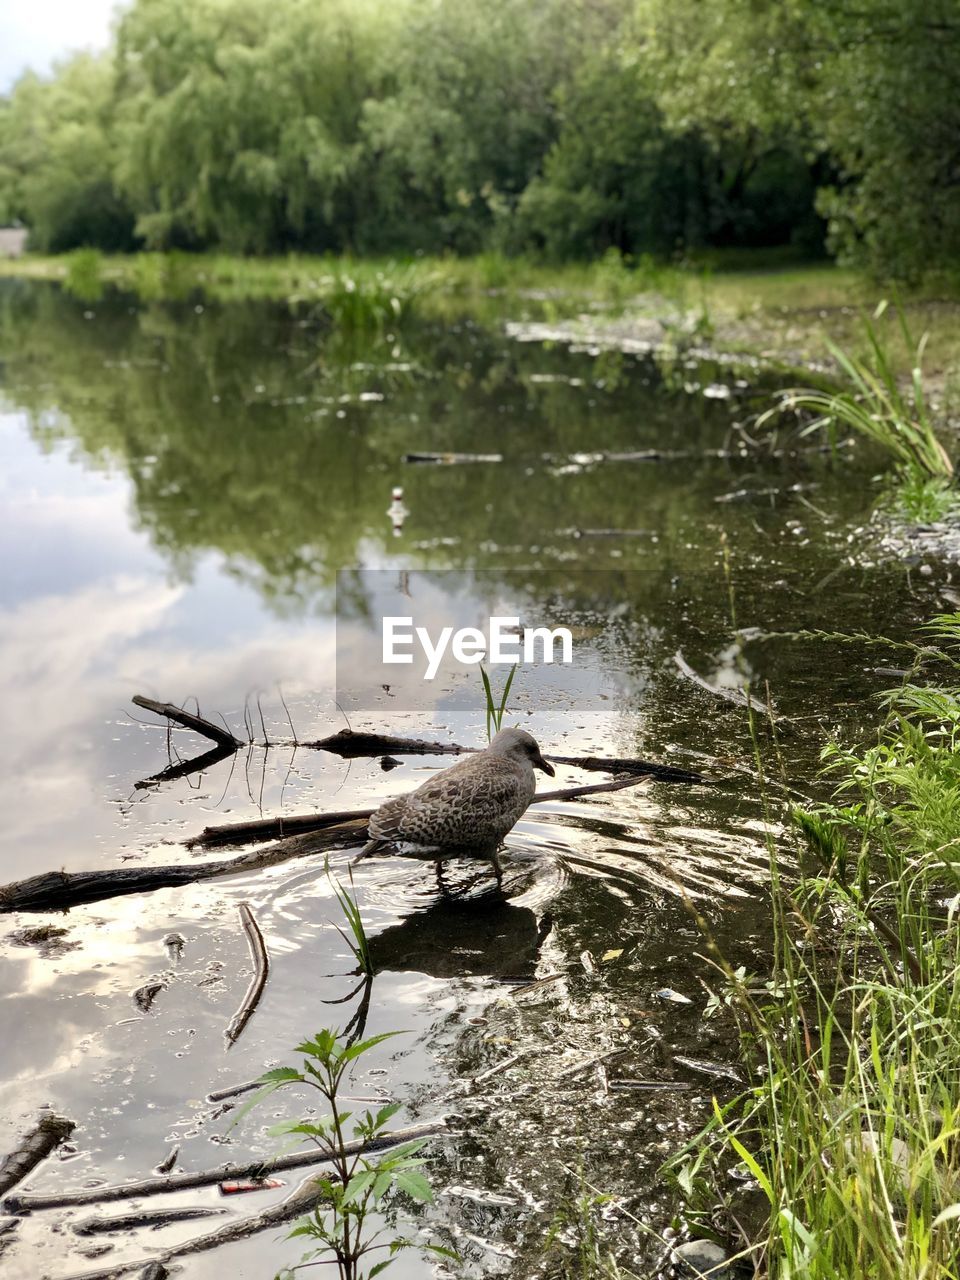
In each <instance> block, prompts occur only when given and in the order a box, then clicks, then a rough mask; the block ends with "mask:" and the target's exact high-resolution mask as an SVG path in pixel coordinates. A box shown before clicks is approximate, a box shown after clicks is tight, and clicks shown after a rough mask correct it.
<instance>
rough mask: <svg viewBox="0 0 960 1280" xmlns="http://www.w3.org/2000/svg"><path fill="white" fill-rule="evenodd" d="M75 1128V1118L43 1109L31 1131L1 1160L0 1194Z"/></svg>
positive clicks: (22, 1177)
mask: <svg viewBox="0 0 960 1280" xmlns="http://www.w3.org/2000/svg"><path fill="white" fill-rule="evenodd" d="M75 1128H76V1125H75V1124H74V1122H73V1121H72V1120H66V1119H65V1118H64V1117H63V1116H57V1115H54V1114H53V1112H52V1111H46V1112H42V1113H41V1115H40V1118H39V1119H38V1121H37V1123H36V1124H35V1125H34V1127H33V1128H32V1129H31V1130H30V1132H29V1133H28V1134H26V1135H25V1136H24V1137H23V1138H21V1140H20V1143H19V1145H18V1146H17V1147H16V1148H15V1149H14V1150H13V1151H11V1152H10V1154H9V1155H7V1156H5V1157H4V1159H3V1162H2V1163H0V1195H2V1194H3V1193H4V1192H5V1191H9V1190H10V1188H11V1187H15V1186H16V1185H17V1183H18V1182H21V1181H22V1180H23V1179H24V1178H25V1177H26V1176H27V1174H28V1173H30V1172H31V1170H33V1169H35V1168H36V1167H37V1165H38V1164H39V1163H40V1161H41V1160H45V1159H46V1158H47V1156H48V1155H49V1154H50V1152H51V1151H53V1150H55V1149H56V1148H57V1147H58V1146H59V1145H60V1143H61V1142H63V1141H64V1140H65V1139H67V1138H69V1136H70V1134H71V1133H73V1131H74V1129H75Z"/></svg>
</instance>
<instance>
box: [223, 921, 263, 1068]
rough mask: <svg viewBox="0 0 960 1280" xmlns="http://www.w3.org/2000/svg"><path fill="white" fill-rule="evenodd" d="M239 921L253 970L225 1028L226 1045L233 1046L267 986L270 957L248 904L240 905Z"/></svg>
mask: <svg viewBox="0 0 960 1280" xmlns="http://www.w3.org/2000/svg"><path fill="white" fill-rule="evenodd" d="M240 919H241V921H242V922H243V929H244V932H245V933H246V935H247V941H248V942H249V944H250V954H251V955H252V956H253V966H254V969H253V977H252V978H251V979H250V985H249V987H247V992H246V995H245V996H244V997H243V1003H242V1004H241V1005H240V1008H239V1009H238V1010H237V1012H236V1013H235V1014H234V1015H233V1018H232V1019H231V1020H230V1025H229V1027H227V1033H226V1034H227V1042H228V1045H230V1044H233V1043H234V1042H235V1041H236V1040H237V1039H238V1037H239V1035H240V1032H241V1031H242V1030H243V1028H244V1027H245V1026H246V1025H247V1023H248V1022H249V1021H250V1018H251V1016H252V1014H253V1011H254V1010H255V1009H256V1007H257V1005H258V1004H259V1003H260V997H261V996H262V995H263V989H264V987H265V986H266V985H267V975H268V974H269V973H270V956H269V955H268V954H267V944H266V943H265V942H264V940H263V934H262V933H261V931H260V926H259V925H258V924H257V921H256V918H255V916H254V914H253V912H252V911H251V910H250V904H249V903H247V902H241V903H240Z"/></svg>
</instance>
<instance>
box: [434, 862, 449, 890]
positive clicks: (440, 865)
mask: <svg viewBox="0 0 960 1280" xmlns="http://www.w3.org/2000/svg"><path fill="white" fill-rule="evenodd" d="M437 888H438V889H439V890H440V892H441V894H443V896H444V897H447V894H448V892H449V890H448V889H447V886H446V883H445V882H444V879H443V859H442V858H438V859H437Z"/></svg>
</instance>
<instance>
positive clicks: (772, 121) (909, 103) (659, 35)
mask: <svg viewBox="0 0 960 1280" xmlns="http://www.w3.org/2000/svg"><path fill="white" fill-rule="evenodd" d="M638 11H639V13H640V15H641V27H642V30H643V31H644V33H645V35H646V37H647V49H648V52H649V56H650V57H651V59H652V60H653V61H654V62H655V63H656V65H657V68H658V72H659V75H660V76H661V83H662V86H663V88H662V92H661V95H660V98H659V101H660V103H661V106H662V107H663V109H664V111H665V113H666V116H667V119H668V121H669V122H670V124H671V125H672V126H673V127H674V128H677V129H679V128H691V127H693V128H698V129H701V130H703V131H704V132H705V133H706V134H707V135H708V136H710V137H711V138H714V139H718V140H720V139H722V140H727V139H730V138H733V137H740V138H743V139H749V138H751V137H754V136H759V137H761V138H768V139H773V140H776V141H778V142H780V141H782V140H792V142H793V143H794V145H797V144H799V145H801V146H802V147H803V148H804V149H805V150H806V152H807V154H808V155H809V156H810V157H811V159H812V164H813V171H814V173H815V174H816V177H817V181H818V184H819V185H820V188H821V192H820V197H819V202H818V203H819V208H820V211H821V213H822V214H823V216H824V217H826V218H827V220H828V226H829V238H830V243H831V245H832V247H833V248H834V250H835V251H836V252H837V253H839V255H840V256H841V258H842V259H844V260H851V259H856V260H858V261H861V262H865V263H867V264H868V265H869V266H870V267H871V268H873V269H874V270H875V271H876V272H878V273H882V274H886V275H891V274H892V275H897V276H916V275H918V274H921V273H923V272H924V271H926V270H928V269H929V268H930V267H931V265H932V266H934V267H938V266H939V265H940V264H941V263H944V262H951V261H954V260H955V259H956V257H957V252H958V248H960V206H958V204H957V200H956V190H955V183H956V175H955V172H954V168H955V154H956V146H955V139H956V136H957V132H958V127H960V97H958V95H957V92H956V66H957V59H958V51H960V20H958V14H957V8H956V3H955V0H864V3H859V4H855V5H851V4H847V3H845V2H844V0H824V2H823V3H811V2H810V0H783V2H782V3H749V2H747V0H711V3H710V4H707V5H705V4H702V3H700V0H640V4H639V6H638Z"/></svg>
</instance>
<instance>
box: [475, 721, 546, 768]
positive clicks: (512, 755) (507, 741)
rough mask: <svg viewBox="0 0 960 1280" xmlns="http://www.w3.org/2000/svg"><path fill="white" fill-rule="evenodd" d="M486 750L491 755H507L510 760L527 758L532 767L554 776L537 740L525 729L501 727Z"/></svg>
mask: <svg viewBox="0 0 960 1280" xmlns="http://www.w3.org/2000/svg"><path fill="white" fill-rule="evenodd" d="M487 750H488V751H489V752H490V754H491V755H495V756H507V757H508V758H509V759H511V760H527V761H528V762H529V763H530V764H531V765H532V766H533V767H534V769H542V770H543V772H544V773H546V774H549V775H550V777H551V778H552V777H553V776H554V769H553V765H552V764H548V763H547V762H546V760H544V758H543V756H542V755H541V754H540V748H539V747H538V746H537V740H536V738H534V737H533V736H532V735H531V734H529V733H527V731H526V729H501V730H500V732H499V733H498V734H497V735H496V737H495V738H494V739H493V741H492V742H491V743H490V746H489V747H487Z"/></svg>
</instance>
